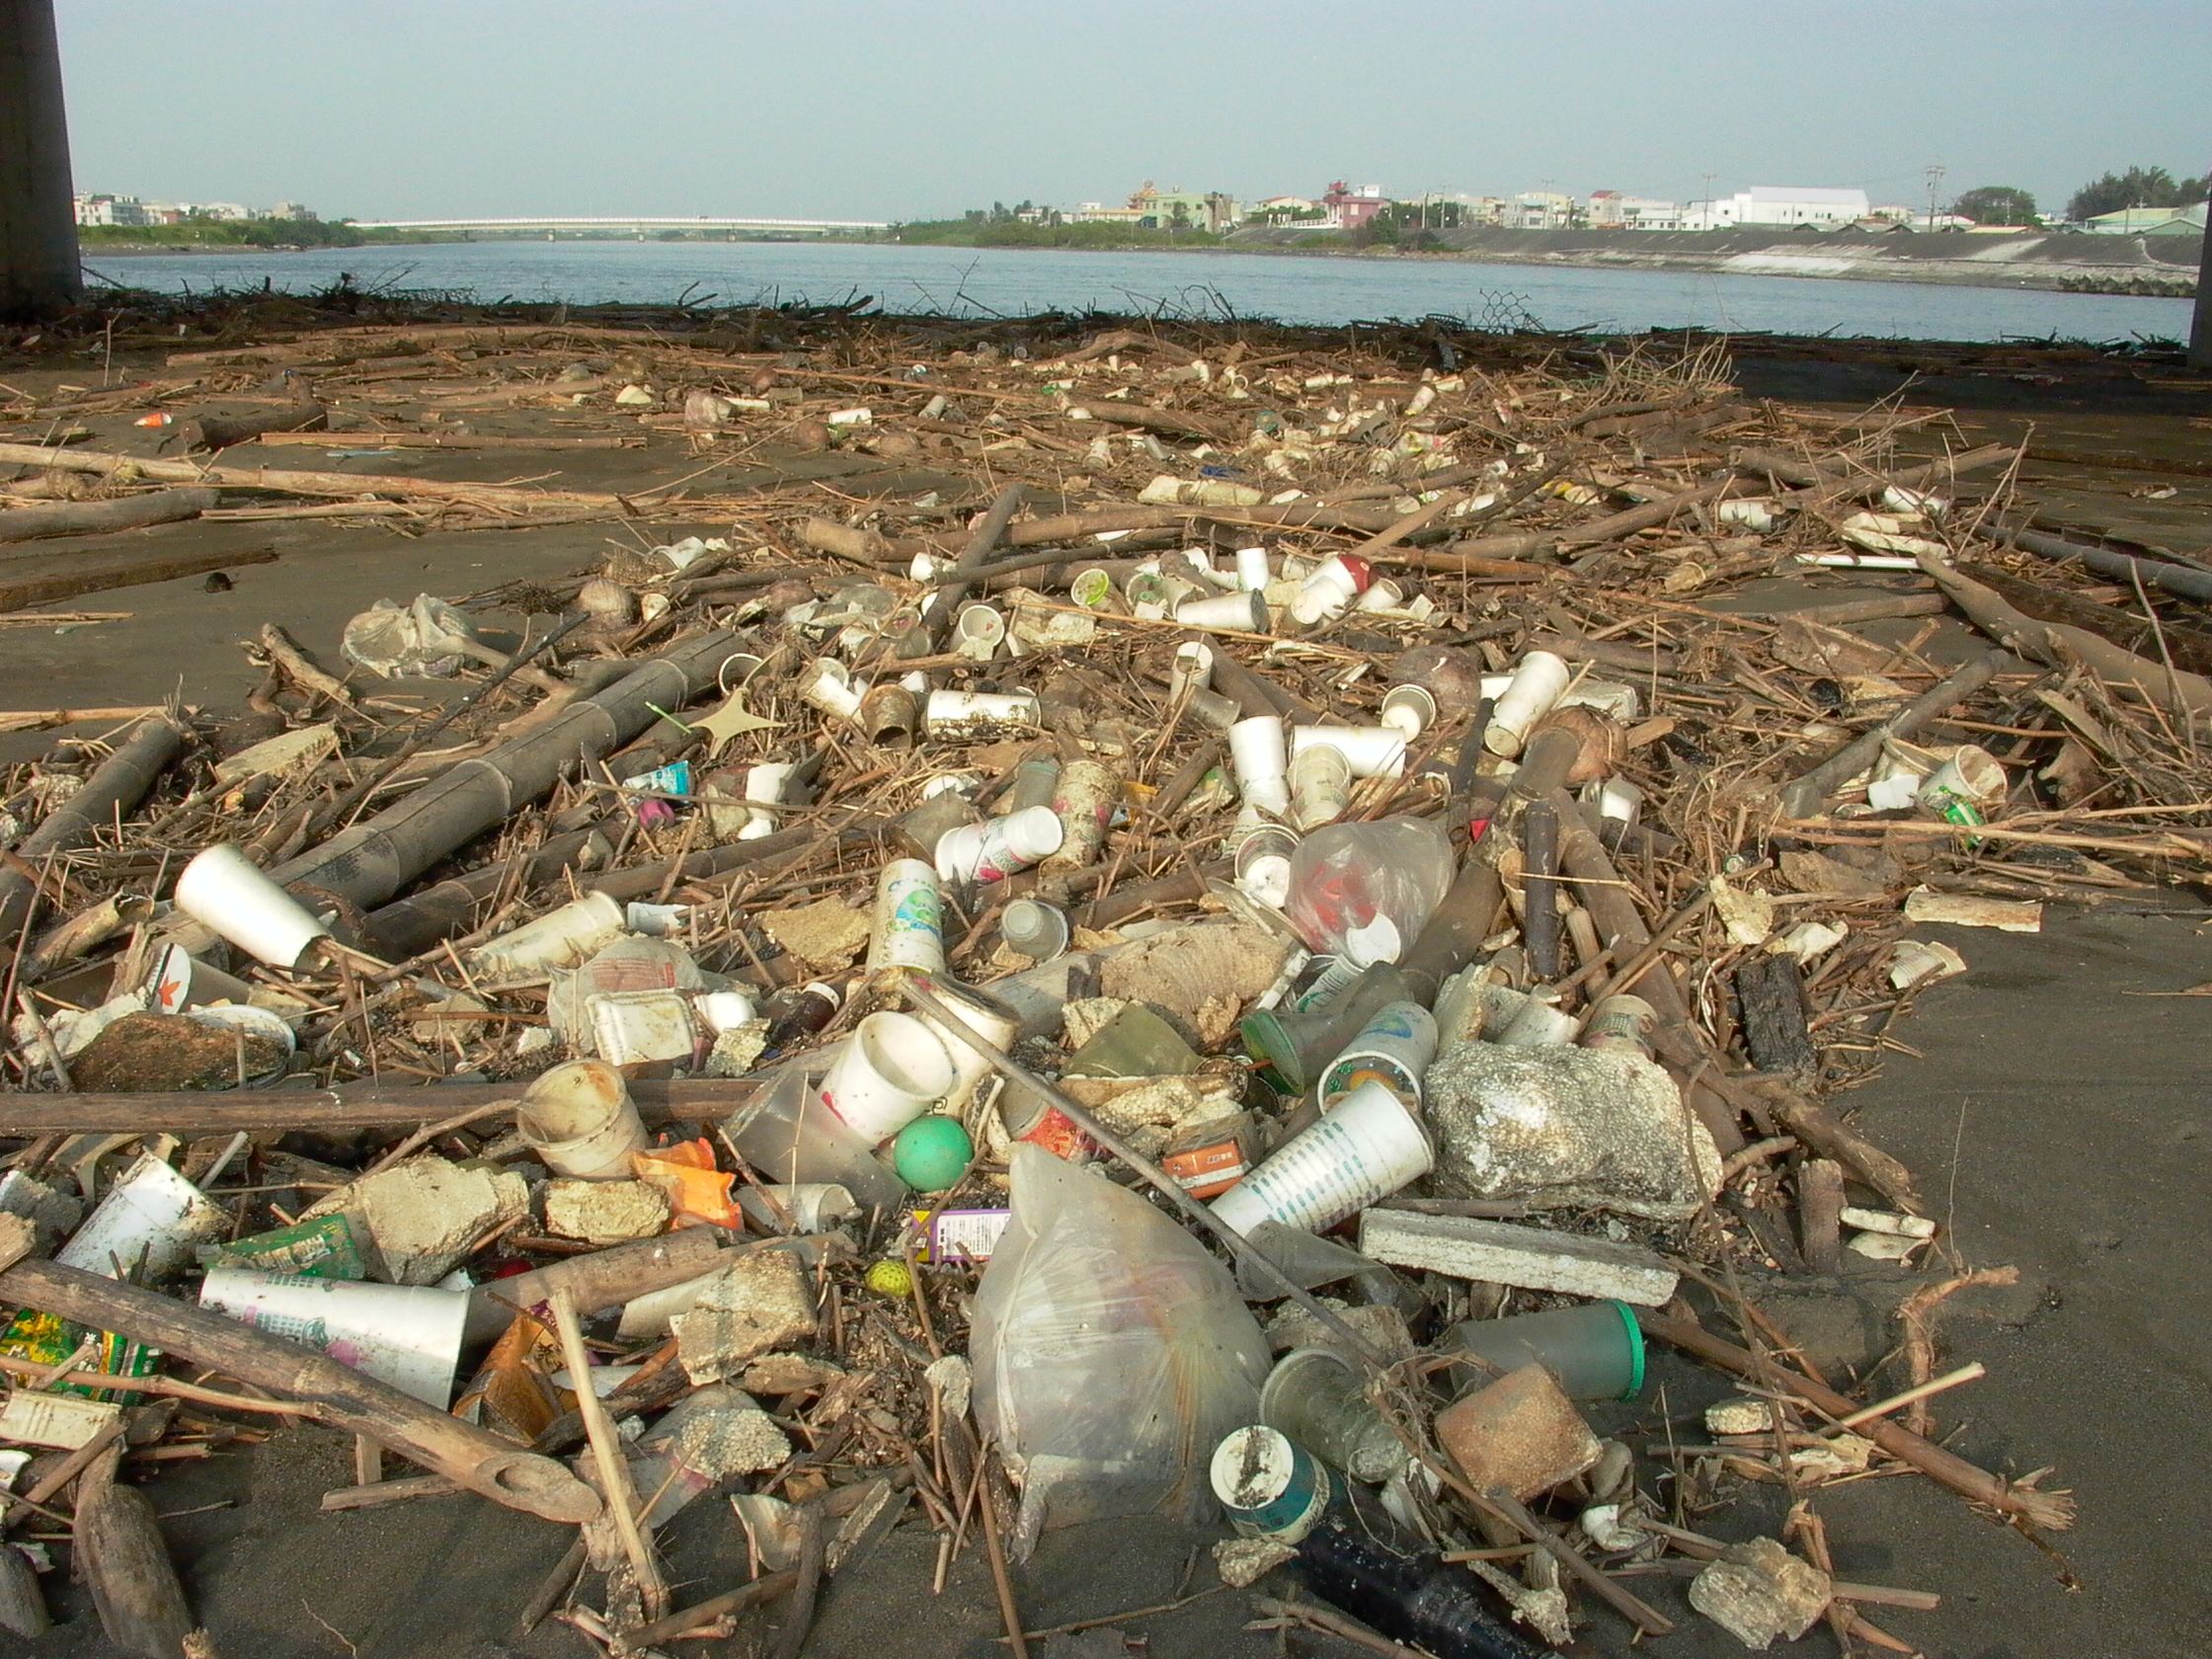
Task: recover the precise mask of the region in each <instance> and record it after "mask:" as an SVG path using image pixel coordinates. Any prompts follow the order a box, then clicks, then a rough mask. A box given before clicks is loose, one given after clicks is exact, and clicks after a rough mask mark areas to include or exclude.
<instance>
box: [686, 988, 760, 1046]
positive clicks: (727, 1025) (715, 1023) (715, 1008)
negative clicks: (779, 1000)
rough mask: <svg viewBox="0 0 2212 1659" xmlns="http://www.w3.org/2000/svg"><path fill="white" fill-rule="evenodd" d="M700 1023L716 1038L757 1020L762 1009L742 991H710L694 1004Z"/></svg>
mask: <svg viewBox="0 0 2212 1659" xmlns="http://www.w3.org/2000/svg"><path fill="white" fill-rule="evenodd" d="M692 1007H693V1009H694V1011H695V1012H696V1013H697V1014H698V1016H699V1021H700V1023H701V1024H703V1025H704V1026H705V1027H706V1028H707V1029H708V1030H709V1031H711V1032H713V1033H714V1034H715V1035H716V1036H720V1035H721V1034H722V1033H723V1032H725V1031H729V1030H732V1029H734V1028H735V1027H737V1026H741V1025H744V1024H746V1023H748V1022H749V1021H751V1020H753V1019H757V1018H758V1017H759V1014H760V1009H759V1007H758V1005H757V1004H755V1003H754V1002H753V1000H752V998H751V997H750V996H748V995H747V994H746V993H745V992H744V991H742V990H710V991H708V992H707V994H706V995H704V996H702V997H700V998H699V999H698V1000H697V1001H696V1002H694V1003H693V1004H692Z"/></svg>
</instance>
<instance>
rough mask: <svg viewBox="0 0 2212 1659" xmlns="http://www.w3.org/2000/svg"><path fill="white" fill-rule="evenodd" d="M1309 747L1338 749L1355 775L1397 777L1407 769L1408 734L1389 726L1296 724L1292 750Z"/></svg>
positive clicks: (1301, 752)
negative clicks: (1406, 742)
mask: <svg viewBox="0 0 2212 1659" xmlns="http://www.w3.org/2000/svg"><path fill="white" fill-rule="evenodd" d="M1309 749H1333V750H1336V751H1338V752H1340V753H1341V754H1342V755H1343V756H1344V759H1345V763H1346V764H1347V765H1349V766H1350V767H1351V768H1352V775H1353V776H1354V777H1360V778H1371V777H1398V776H1401V775H1403V773H1404V771H1405V734H1404V733H1403V732H1400V731H1397V730H1395V729H1393V728H1391V727H1388V726H1299V727H1294V728H1293V729H1292V731H1291V753H1292V754H1293V755H1294V756H1296V755H1300V754H1304V752H1305V751H1307V750H1309Z"/></svg>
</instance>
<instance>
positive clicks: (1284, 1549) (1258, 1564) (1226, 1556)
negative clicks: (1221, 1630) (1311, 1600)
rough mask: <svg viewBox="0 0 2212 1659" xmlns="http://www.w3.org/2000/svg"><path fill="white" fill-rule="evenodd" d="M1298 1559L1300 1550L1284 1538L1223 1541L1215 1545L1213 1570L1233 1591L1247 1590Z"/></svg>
mask: <svg viewBox="0 0 2212 1659" xmlns="http://www.w3.org/2000/svg"><path fill="white" fill-rule="evenodd" d="M1296 1559H1298V1550H1297V1549H1296V1548H1295V1547H1294V1546H1292V1545H1290V1544H1287V1543H1285V1542H1284V1541H1282V1540H1281V1539H1271V1538H1234V1539H1224V1540H1222V1541H1221V1542H1219V1543H1217V1544H1216V1545H1214V1569H1215V1571H1217V1572H1219V1573H1220V1574H1221V1575H1222V1582H1223V1583H1224V1584H1225V1585H1227V1586H1228V1587H1229V1588H1230V1589H1231V1590H1248V1589H1250V1588H1251V1587H1252V1586H1253V1585H1255V1584H1257V1583H1258V1582H1259V1581H1260V1580H1261V1579H1263V1578H1265V1577H1266V1576H1267V1575H1268V1574H1269V1573H1271V1572H1273V1571H1274V1570H1275V1569H1276V1568H1277V1567H1279V1566H1281V1565H1282V1564H1283V1563H1284V1562H1285V1561H1295V1560H1296Z"/></svg>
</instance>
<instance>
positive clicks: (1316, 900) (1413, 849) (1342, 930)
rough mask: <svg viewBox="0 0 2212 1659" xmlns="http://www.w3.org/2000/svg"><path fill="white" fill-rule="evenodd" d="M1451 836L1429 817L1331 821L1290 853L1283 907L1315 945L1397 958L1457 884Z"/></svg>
mask: <svg viewBox="0 0 2212 1659" xmlns="http://www.w3.org/2000/svg"><path fill="white" fill-rule="evenodd" d="M1452 874H1453V857H1452V839H1451V836H1450V835H1449V834H1447V833H1446V831H1445V829H1444V826H1443V825H1441V824H1438V823H1436V822H1434V821H1433V820H1430V819H1425V818H1385V819H1382V820H1380V821H1379V822H1377V823H1374V824H1332V825H1330V826H1329V827H1328V828H1327V829H1325V830H1314V831H1313V833H1312V834H1310V835H1308V836H1306V837H1305V839H1304V840H1303V841H1301V842H1300V843H1299V846H1298V851H1297V852H1295V853H1293V854H1292V855H1291V897H1290V903H1289V904H1288V905H1286V906H1285V907H1284V914H1286V915H1287V916H1289V917H1290V920H1291V925H1292V926H1293V927H1295V928H1297V929H1298V931H1299V936H1300V937H1301V938H1303V939H1304V941H1305V942H1306V944H1308V945H1309V946H1311V947H1312V948H1313V949H1314V950H1316V951H1323V952H1326V953H1327V954H1329V955H1331V956H1341V957H1346V958H1348V959H1349V960H1351V961H1352V962H1353V963H1355V964H1357V965H1359V966H1362V967H1364V966H1366V965H1367V964H1369V963H1375V962H1395V961H1397V960H1398V958H1399V956H1400V955H1402V954H1403V953H1404V951H1405V950H1406V949H1407V947H1409V946H1410V945H1411V944H1412V943H1413V940H1414V936H1415V935H1416V934H1418V933H1419V932H1420V931H1421V928H1422V926H1423V925H1424V924H1425V923H1426V922H1427V921H1428V919H1429V917H1430V916H1431V915H1432V914H1434V913H1435V911H1436V908H1437V906H1439V905H1441V904H1443V903H1444V895H1445V893H1446V891H1447V890H1448V889H1449V888H1450V887H1451V885H1452Z"/></svg>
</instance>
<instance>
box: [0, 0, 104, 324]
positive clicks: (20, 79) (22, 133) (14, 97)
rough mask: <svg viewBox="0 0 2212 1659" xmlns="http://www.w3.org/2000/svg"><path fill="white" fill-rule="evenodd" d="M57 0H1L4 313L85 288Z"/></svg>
mask: <svg viewBox="0 0 2212 1659" xmlns="http://www.w3.org/2000/svg"><path fill="white" fill-rule="evenodd" d="M83 288H84V279H83V276H82V275H81V273H80V272H79V271H78V268H77V215H76V210H75V207H74V205H73V204H72V200H71V192H70V184H69V123H68V119H67V118H66V117H65V116H64V115H63V114H62V108H61V46H60V43H59V41H58V40H56V39H55V38H54V27H53V0H0V318H13V319H17V320H28V319H30V318H33V317H38V316H42V315H45V314H47V313H50V312H53V311H57V310H60V309H62V308H63V307H64V306H68V305H72V304H74V303H75V302H76V300H77V298H78V296H79V295H80V294H81V293H82V292H83Z"/></svg>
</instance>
